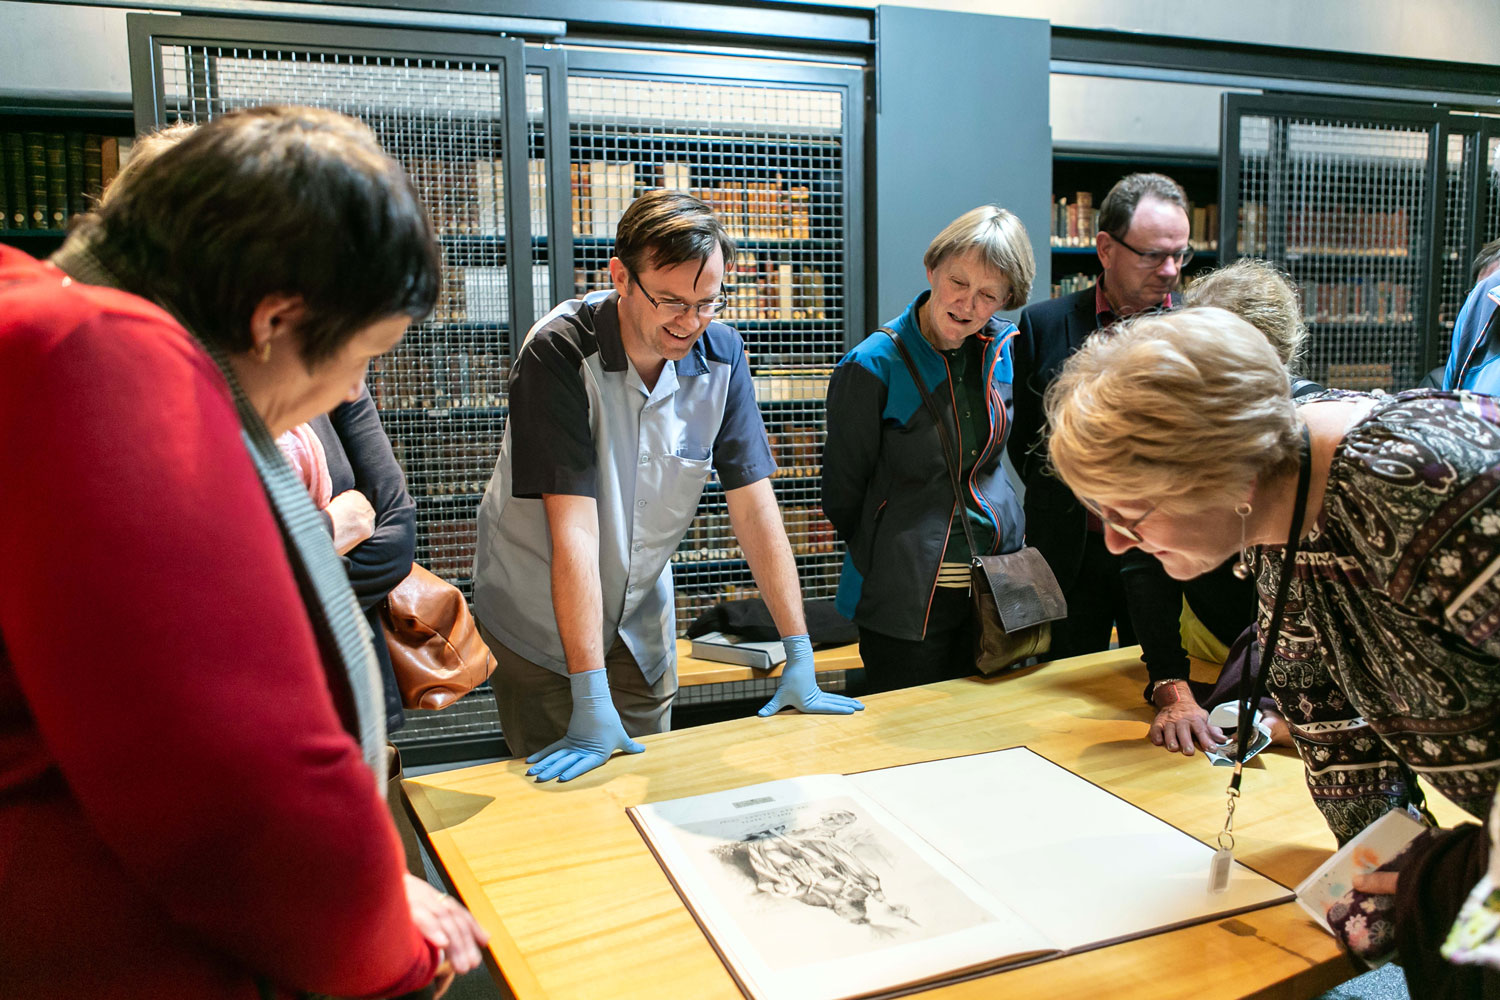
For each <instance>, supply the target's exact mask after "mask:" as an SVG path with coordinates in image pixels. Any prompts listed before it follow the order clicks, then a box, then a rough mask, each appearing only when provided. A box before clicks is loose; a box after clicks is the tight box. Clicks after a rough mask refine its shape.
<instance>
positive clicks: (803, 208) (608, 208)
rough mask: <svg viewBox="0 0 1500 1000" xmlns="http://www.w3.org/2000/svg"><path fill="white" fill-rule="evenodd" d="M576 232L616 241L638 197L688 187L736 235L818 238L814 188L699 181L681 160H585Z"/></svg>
mask: <svg viewBox="0 0 1500 1000" xmlns="http://www.w3.org/2000/svg"><path fill="white" fill-rule="evenodd" d="M571 171H572V173H571V184H572V219H573V231H574V232H575V233H577V234H579V235H581V236H595V237H600V238H605V239H613V238H614V235H615V226H616V225H617V224H618V223H619V221H620V216H621V215H623V214H624V212H625V209H626V208H627V207H629V205H630V203H631V202H632V201H634V200H635V199H636V198H638V197H640V196H641V195H642V194H644V193H645V192H647V191H649V190H652V189H654V188H667V189H669V190H675V191H685V192H687V193H689V194H691V195H693V196H694V197H696V198H700V199H702V201H703V202H704V203H705V204H707V205H708V206H709V207H710V208H712V209H713V210H714V211H715V212H716V213H718V215H719V217H720V219H722V220H723V222H724V225H725V228H727V229H728V230H729V232H730V235H732V236H734V237H735V238H736V239H753V240H806V239H811V238H812V210H811V201H812V195H811V190H810V188H809V187H808V185H806V184H794V183H792V184H789V183H787V181H786V180H785V179H784V178H783V177H782V175H781V174H775V175H774V179H772V180H763V181H752V180H740V179H736V180H724V181H720V182H719V183H716V184H696V185H695V184H694V183H693V176H692V167H691V165H690V164H688V163H684V162H681V161H667V162H665V163H634V162H631V161H626V160H602V159H600V160H580V161H575V162H574V163H573V164H572V165H571Z"/></svg>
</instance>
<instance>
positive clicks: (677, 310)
mask: <svg viewBox="0 0 1500 1000" xmlns="http://www.w3.org/2000/svg"><path fill="white" fill-rule="evenodd" d="M630 280H632V281H634V282H635V287H637V288H639V289H640V290H641V294H642V295H644V296H646V301H647V302H649V303H651V305H652V306H654V307H655V308H656V310H657V311H658V312H664V313H666V314H667V315H668V316H671V317H673V318H674V319H678V318H681V317H683V316H686V315H687V314H688V313H689V312H696V313H697V314H698V315H699V316H717V315H718V314H719V311H720V310H722V309H723V308H724V306H725V305H727V304H728V301H729V300H728V298H727V297H726V296H725V295H724V293H723V292H720V293H719V294H718V295H715V296H714V297H713V298H711V299H708V300H706V301H704V302H683V301H682V300H681V299H657V298H656V297H654V296H653V295H652V294H651V293H650V292H648V291H646V289H645V288H644V287H643V286H642V285H641V279H640V278H637V277H636V276H635V272H634V271H632V272H630Z"/></svg>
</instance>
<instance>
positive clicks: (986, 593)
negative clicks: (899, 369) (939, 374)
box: [880, 327, 1068, 676]
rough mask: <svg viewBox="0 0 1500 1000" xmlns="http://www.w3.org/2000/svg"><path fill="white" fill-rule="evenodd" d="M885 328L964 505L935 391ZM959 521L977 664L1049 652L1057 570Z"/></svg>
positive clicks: (999, 665)
mask: <svg viewBox="0 0 1500 1000" xmlns="http://www.w3.org/2000/svg"><path fill="white" fill-rule="evenodd" d="M880 329H881V330H882V331H883V332H884V333H886V334H887V335H888V336H889V337H890V338H891V339H892V340H894V341H895V342H896V347H897V349H898V350H900V352H901V360H902V361H904V362H906V370H907V371H908V372H910V373H911V380H912V381H913V382H914V383H916V386H917V391H918V392H920V393H921V394H922V402H923V403H925V404H926V406H927V412H928V413H929V414H930V415H931V416H932V422H933V423H934V424H935V425H937V432H938V440H939V442H940V445H941V447H942V451H943V460H944V462H945V464H946V465H947V466H948V479H949V482H950V484H951V485H952V486H953V493H954V496H955V497H956V498H957V500H958V503H959V506H960V507H962V506H963V503H964V500H963V495H964V491H963V486H962V484H961V483H960V481H959V467H958V460H957V454H958V451H957V449H956V448H955V447H954V446H953V443H952V441H951V439H950V438H949V437H948V425H947V423H946V422H945V421H944V420H943V415H942V413H941V411H939V410H938V408H937V403H935V402H933V399H932V393H930V392H928V391H927V386H926V385H924V384H923V382H922V377H921V375H919V374H918V373H917V365H916V362H915V361H913V360H912V357H911V354H910V353H909V352H908V351H907V349H906V345H905V344H903V343H902V342H901V338H900V337H898V336H896V333H895V331H893V330H890V329H888V328H886V327H881V328H880ZM959 523H960V524H962V525H963V529H964V537H965V538H966V539H967V540H968V542H969V552H970V554H971V556H972V560H971V562H970V570H969V593H970V595H971V596H972V597H973V600H974V617H975V619H976V621H977V627H976V628H975V629H974V666H975V667H976V668H978V670H979V672H980V673H982V674H984V675H986V676H988V675H990V674H995V673H999V672H1000V671H1001V670H1004V669H1005V668H1006V667H1011V666H1015V665H1016V664H1018V663H1024V662H1025V661H1026V659H1027V658H1028V657H1032V656H1038V655H1040V654H1042V653H1045V652H1047V650H1048V649H1050V648H1052V623H1053V622H1054V621H1057V620H1058V619H1060V618H1066V617H1067V616H1068V603H1067V601H1066V600H1065V599H1064V598H1063V593H1062V588H1061V587H1060V586H1058V583H1057V577H1056V576H1054V575H1053V574H1052V567H1050V566H1048V565H1047V560H1046V559H1045V558H1043V557H1042V554H1041V552H1039V551H1037V550H1036V549H1035V548H1032V547H1031V546H1026V547H1025V548H1021V549H1018V550H1016V551H1015V552H1006V553H1004V554H1003V555H998V556H982V555H980V554H979V550H978V549H976V548H975V547H974V535H973V533H972V532H971V531H970V530H969V519H968V517H967V516H963V517H960V518H959Z"/></svg>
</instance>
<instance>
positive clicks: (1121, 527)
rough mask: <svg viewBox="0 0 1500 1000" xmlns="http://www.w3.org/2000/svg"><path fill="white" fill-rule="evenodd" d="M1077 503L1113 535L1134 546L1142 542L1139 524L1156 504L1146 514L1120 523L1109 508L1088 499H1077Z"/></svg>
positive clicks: (1118, 518) (1115, 514) (1117, 515)
mask: <svg viewBox="0 0 1500 1000" xmlns="http://www.w3.org/2000/svg"><path fill="white" fill-rule="evenodd" d="M1078 502H1079V503H1081V504H1083V507H1084V509H1085V510H1087V511H1088V512H1089V513H1090V514H1093V515H1094V516H1095V517H1097V518H1098V519H1099V520H1100V521H1102V522H1104V525H1105V527H1107V528H1109V529H1110V530H1111V531H1114V532H1115V533H1117V534H1118V535H1120V537H1122V538H1124V539H1127V540H1128V541H1130V542H1132V543H1133V544H1135V545H1139V544H1141V542H1142V541H1143V539H1142V538H1141V533H1140V531H1139V530H1138V529H1139V528H1140V526H1141V522H1142V521H1144V520H1145V519H1146V518H1148V517H1150V516H1151V512H1152V511H1154V510H1156V504H1152V505H1151V506H1150V507H1147V508H1146V513H1144V514H1142V515H1141V516H1140V517H1137V518H1132V519H1131V520H1129V521H1122V520H1121V519H1120V515H1119V514H1118V513H1117V512H1115V511H1112V510H1110V509H1109V508H1107V507H1105V506H1104V505H1102V504H1100V503H1099V502H1098V501H1095V500H1090V499H1089V498H1088V497H1079V498H1078Z"/></svg>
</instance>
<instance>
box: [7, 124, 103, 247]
mask: <svg viewBox="0 0 1500 1000" xmlns="http://www.w3.org/2000/svg"><path fill="white" fill-rule="evenodd" d="M130 145H131V140H130V139H127V138H121V137H118V136H113V135H99V134H97V133H94V132H0V232H11V233H27V232H30V233H61V232H63V231H64V230H66V229H67V228H68V220H70V219H71V218H73V216H75V215H82V214H83V213H84V212H87V211H89V210H90V209H91V208H92V207H93V205H94V203H95V201H96V200H97V199H98V197H99V195H100V194H101V193H102V192H103V190H104V187H105V185H107V184H108V183H109V182H110V181H112V180H114V177H115V174H117V173H119V170H120V166H121V164H123V163H124V162H125V160H126V159H128V158H129V155H130Z"/></svg>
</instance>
